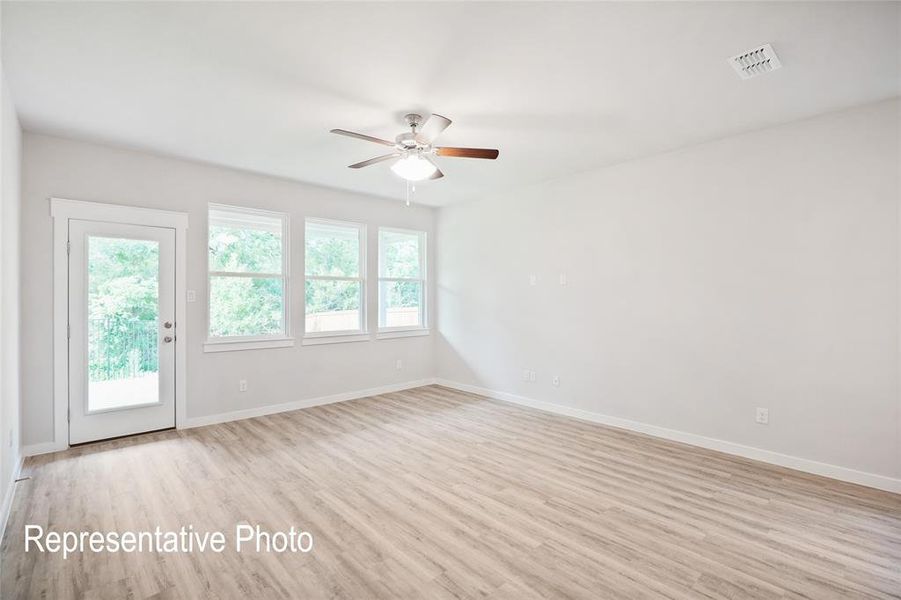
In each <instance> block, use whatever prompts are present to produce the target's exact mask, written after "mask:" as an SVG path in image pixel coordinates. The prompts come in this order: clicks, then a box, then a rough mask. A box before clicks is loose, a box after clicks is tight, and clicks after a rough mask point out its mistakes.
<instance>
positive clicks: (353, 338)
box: [301, 217, 369, 346]
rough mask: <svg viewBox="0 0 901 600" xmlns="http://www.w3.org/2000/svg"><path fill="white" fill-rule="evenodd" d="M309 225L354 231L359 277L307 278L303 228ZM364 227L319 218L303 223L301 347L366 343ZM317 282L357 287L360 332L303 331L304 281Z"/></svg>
mask: <svg viewBox="0 0 901 600" xmlns="http://www.w3.org/2000/svg"><path fill="white" fill-rule="evenodd" d="M309 223H314V224H320V225H332V226H336V227H347V228H351V227H353V228H356V230H357V232H358V234H359V258H358V260H359V263H358V264H359V267H360V271H359V275H358V276H357V277H344V276H337V275H307V225H308V224H309ZM366 240H367V227H366V223H362V222H360V221H342V220H338V219H325V218H321V217H306V218H304V221H303V335H302V336H301V337H302V338H303V339H302V341H301V343H302V344H303V345H305V346H309V345H318V344H329V343H339V342H357V341H366V340H368V339H369V308H368V307H369V278H368V276H367V274H368V269H367V266H368V265H367V256H368V253H367V246H368V244H367V241H366ZM309 279H313V280H317V281H357V282H359V283H360V328H359V329H340V330H336V331H307V280H309Z"/></svg>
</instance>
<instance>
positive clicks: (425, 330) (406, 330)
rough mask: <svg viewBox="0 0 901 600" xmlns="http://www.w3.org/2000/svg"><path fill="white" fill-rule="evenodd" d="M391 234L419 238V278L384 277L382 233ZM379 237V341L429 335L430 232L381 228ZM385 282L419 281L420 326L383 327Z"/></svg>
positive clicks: (377, 316)
mask: <svg viewBox="0 0 901 600" xmlns="http://www.w3.org/2000/svg"><path fill="white" fill-rule="evenodd" d="M383 231H387V232H389V233H407V234H410V233H412V234H416V235H417V236H419V277H418V278H416V277H382V256H383V254H382V235H381V234H382V232H383ZM378 233H379V236H378V254H379V256H378V258H379V264H378V297H379V302H378V315H376V323H377V333H376V338H377V339H390V338H393V337H410V336H415V335H429V332H430V330H429V310H428V306H429V301H428V232H427V231H424V230H420V229H403V228H400V227H379V231H378ZM383 281H392V282H393V281H418V282H419V284H420V289H421V290H422V294H421V301H422V306H420V307H419V309H420V313H421V314H422V319H421V320H420V323H419V325H404V326H400V327H382V326H381V317H382V308H383V304H384V303H383V302H382V296H381V290H382V286H381V283H382V282H383Z"/></svg>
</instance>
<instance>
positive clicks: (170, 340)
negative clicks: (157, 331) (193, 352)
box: [163, 335, 172, 344]
mask: <svg viewBox="0 0 901 600" xmlns="http://www.w3.org/2000/svg"><path fill="white" fill-rule="evenodd" d="M163 341H164V342H166V343H167V344H170V343H172V336H171V335H167V336H166V337H164V338H163Z"/></svg>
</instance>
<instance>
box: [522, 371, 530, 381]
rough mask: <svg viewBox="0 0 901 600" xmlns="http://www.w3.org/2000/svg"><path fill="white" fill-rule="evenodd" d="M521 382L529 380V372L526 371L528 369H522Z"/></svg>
mask: <svg viewBox="0 0 901 600" xmlns="http://www.w3.org/2000/svg"><path fill="white" fill-rule="evenodd" d="M522 380H523V381H528V380H529V370H528V369H524V370H523V372H522Z"/></svg>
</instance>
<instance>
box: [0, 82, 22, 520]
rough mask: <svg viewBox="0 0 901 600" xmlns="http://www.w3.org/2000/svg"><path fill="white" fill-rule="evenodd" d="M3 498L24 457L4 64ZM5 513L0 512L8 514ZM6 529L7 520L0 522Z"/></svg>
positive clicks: (0, 177)
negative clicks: (21, 458)
mask: <svg viewBox="0 0 901 600" xmlns="http://www.w3.org/2000/svg"><path fill="white" fill-rule="evenodd" d="M0 112H2V114H0V138H2V139H0V164H2V169H0V504H2V502H3V500H4V499H5V498H6V494H7V492H8V491H9V486H10V481H11V480H12V478H13V474H14V471H15V469H16V466H17V464H18V462H19V450H20V441H19V440H20V436H19V254H20V252H19V247H20V246H19V206H20V201H21V197H20V195H19V177H20V171H21V166H22V164H21V157H22V152H21V149H22V130H21V128H20V127H19V119H18V117H16V109H15V107H14V106H13V101H12V98H11V97H10V94H9V87H8V86H7V84H6V79H5V78H4V77H3V73H2V70H0ZM3 516H4V515H3V514H0V518H3ZM0 529H2V525H0Z"/></svg>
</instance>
